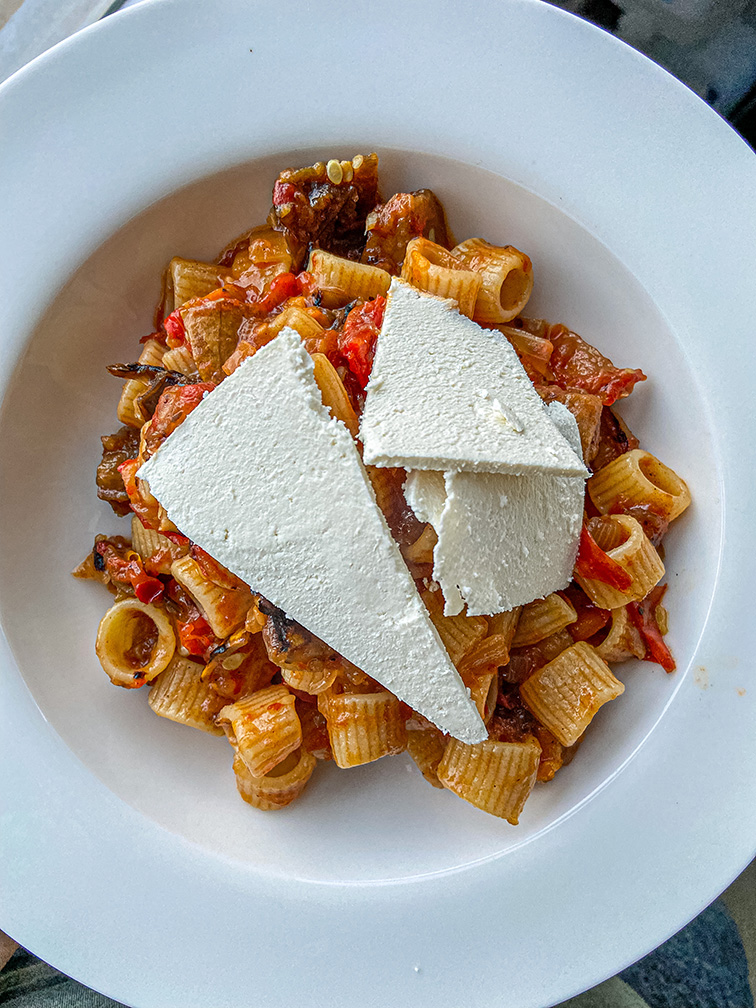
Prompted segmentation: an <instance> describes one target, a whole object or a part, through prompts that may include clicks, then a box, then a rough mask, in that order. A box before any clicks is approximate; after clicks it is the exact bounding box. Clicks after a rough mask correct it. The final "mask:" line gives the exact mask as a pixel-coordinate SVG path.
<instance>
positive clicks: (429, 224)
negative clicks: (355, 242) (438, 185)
mask: <svg viewBox="0 0 756 1008" xmlns="http://www.w3.org/2000/svg"><path fill="white" fill-rule="evenodd" d="M367 229H368V240H367V243H366V244H365V250H364V252H363V253H362V261H363V262H364V263H367V264H368V265H369V266H377V267H378V268H379V269H384V270H386V272H387V273H391V274H393V275H396V274H397V273H399V272H401V268H402V261H403V260H404V256H405V254H406V252H407V245H409V243H410V242H411V241H412V239H413V238H427V239H428V240H429V241H432V242H435V243H436V244H437V245H442V246H443V247H444V248H446V249H450V248H451V244H452V243H451V242H450V240H449V231H448V229H447V226H446V215H445V214H444V208H443V207H442V206H441V204H440V203H439V201H438V200H437V199H436V197H435V195H434V194H433V193H432V192H431V190H430V189H418V191H417V192H411V193H397V194H396V195H395V196H392V197H391V199H390V200H389V201H388V202H387V203H384V204H382V205H381V206H378V207H376V208H375V210H374V211H373V212H372V213H371V214H370V216H369V217H368V219H367Z"/></svg>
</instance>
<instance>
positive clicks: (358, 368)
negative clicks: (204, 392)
mask: <svg viewBox="0 0 756 1008" xmlns="http://www.w3.org/2000/svg"><path fill="white" fill-rule="evenodd" d="M385 308H386V298H385V297H380V296H379V297H377V298H376V299H375V300H374V301H368V302H367V303H366V304H364V305H359V306H358V307H357V308H353V309H352V310H351V311H350V312H349V314H348V315H347V318H346V322H345V323H344V328H343V330H342V331H341V333H340V335H339V352H340V354H341V356H342V357H343V359H344V362H345V363H346V365H347V367H348V368H349V370H350V371H351V372H352V374H353V375H354V377H355V378H356V379H357V381H358V382H359V384H360V388H363V389H364V388H365V386H366V385H367V383H368V379H369V378H370V372H371V371H372V369H373V357H374V356H375V343H376V340H377V339H378V333H379V332H380V329H381V325H382V324H383V312H384V310H385Z"/></svg>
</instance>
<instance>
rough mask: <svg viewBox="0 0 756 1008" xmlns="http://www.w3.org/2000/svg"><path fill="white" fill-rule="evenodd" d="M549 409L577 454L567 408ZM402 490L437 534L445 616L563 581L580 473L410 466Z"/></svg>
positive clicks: (486, 609) (538, 594)
mask: <svg viewBox="0 0 756 1008" xmlns="http://www.w3.org/2000/svg"><path fill="white" fill-rule="evenodd" d="M548 411H549V414H550V416H551V419H552V420H553V422H554V424H555V425H556V426H557V427H558V428H559V430H560V431H561V432H562V434H563V436H564V437H565V438H566V439H567V440H568V441H569V442H570V444H571V445H572V446H573V447H574V449H575V451H576V452H578V453H580V451H581V449H580V434H579V431H578V426H577V423H576V421H575V418H574V417H573V415H572V414H571V413H570V411H569V410H568V409H566V407H565V406H563V405H562V403H558V402H555V403H552V404H551V405H549V406H548ZM441 479H443V491H444V492H443V501H442V506H441V507H439V504H440V503H441V500H442V495H441V491H440V480H441ZM405 495H406V497H407V501H408V503H409V505H410V507H411V508H412V509H413V510H414V511H415V513H416V514H418V517H419V518H421V520H422V521H429V522H430V523H431V524H432V525H433V527H434V529H435V530H436V534H437V535H438V542H437V544H436V546H435V548H434V551H433V577H434V578H435V579H436V581H438V583H439V585H440V586H441V590H442V592H443V595H444V601H445V606H444V612H445V614H446V615H447V616H454V615H456V614H457V613H460V612H461V611H462V608H463V606H464V604H465V603H466V604H467V613H468V615H470V616H482V615H491V614H493V613H498V612H506V611H507V610H509V609H513V608H514V607H515V606H518V605H525V604H526V603H527V602H532V601H533V600H534V599H537V598H542V597H543V596H545V595H548V594H550V593H551V592H553V591H559V590H560V589H562V588H566V587H567V585H568V584H569V582H570V580H571V578H572V570H573V567H574V565H575V557H576V555H577V549H578V544H579V541H580V528H581V525H582V521H583V503H584V497H585V477H583V476H552V475H548V474H533V475H527V476H510V475H507V474H504V473H469V472H445V473H443V474H441V473H431V472H421V471H414V472H412V473H410V475H409V476H408V478H407V482H406V484H405ZM418 509H419V510H418ZM421 512H422V513H421ZM434 519H435V520H434Z"/></svg>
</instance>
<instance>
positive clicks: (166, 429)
mask: <svg viewBox="0 0 756 1008" xmlns="http://www.w3.org/2000/svg"><path fill="white" fill-rule="evenodd" d="M214 388H215V385H213V383H212V382H197V383H196V384H194V385H172V386H171V387H170V388H167V389H166V390H165V392H163V394H162V395H161V396H160V398H159V399H158V404H157V406H156V407H155V413H154V415H153V417H152V422H151V423H150V426H149V428H148V429H147V431H146V432H145V435H144V448H145V455H146V457H147V458H149V456H150V455H152V454H153V453H154V452H155V451H157V449H158V448H159V447H160V445H161V444H162V443H163V441H165V439H166V438H167V437H168V435H169V434H172V433H173V431H175V430H176V428H177V427H178V426H179V424H181V423H183V422H184V420H186V418H187V417H188V416H189V414H190V413H191V412H192V410H193V409H195V408H196V407H197V406H199V404H200V403H201V402H202V399H203V398H204V396H205V394H206V393H207V392H212V390H213V389H214ZM125 482H126V481H125V480H124V483H125ZM127 489H128V488H127Z"/></svg>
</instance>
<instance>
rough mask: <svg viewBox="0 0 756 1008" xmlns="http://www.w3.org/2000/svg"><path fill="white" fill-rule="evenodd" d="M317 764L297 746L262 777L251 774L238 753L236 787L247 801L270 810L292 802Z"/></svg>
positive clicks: (235, 763)
mask: <svg viewBox="0 0 756 1008" xmlns="http://www.w3.org/2000/svg"><path fill="white" fill-rule="evenodd" d="M316 763H317V760H316V759H315V757H314V756H312V755H311V754H310V753H308V752H305V750H304V749H297V750H296V752H293V753H290V754H289V755H288V756H287V757H286V759H285V760H283V761H282V762H281V763H279V764H278V766H277V767H274V769H273V770H271V772H270V773H269V774H266V776H265V777H253V776H252V774H251V773H250V772H249V769H248V768H247V766H246V764H245V763H244V760H243V759H242V758H241V756H239V755H238V754H237V755H236V756H235V757H234V773H235V775H236V787H237V789H238V791H239V794H240V795H241V796H242V798H243V799H244V801H245V802H247V804H249V805H253V806H254V807H255V808H257V809H262V811H263V812H272V811H274V810H275V809H280V808H285V807H286V806H287V805H291V803H292V802H293V801H294V800H295V799H296V798H298V797H299V796H300V795H301V794H302V792H303V791H304V789H305V786H306V785H307V782H308V781H309V779H310V777H312V774H313V771H314V769H315V765H316Z"/></svg>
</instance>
